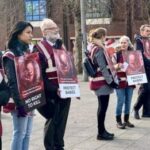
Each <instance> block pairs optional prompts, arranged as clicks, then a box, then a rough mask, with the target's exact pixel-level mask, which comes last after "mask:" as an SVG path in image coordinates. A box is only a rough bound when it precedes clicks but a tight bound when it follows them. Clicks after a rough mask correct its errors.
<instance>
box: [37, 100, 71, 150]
mask: <svg viewBox="0 0 150 150" xmlns="http://www.w3.org/2000/svg"><path fill="white" fill-rule="evenodd" d="M70 101H71V100H70V99H69V98H68V99H60V98H57V99H56V100H51V101H49V102H48V103H47V104H46V105H45V106H43V107H41V108H39V109H38V111H39V113H40V114H41V115H42V116H44V117H45V118H46V123H45V128H44V146H45V149H46V150H63V149H64V148H63V147H64V134H65V128H66V123H67V118H68V113H69V108H70Z"/></svg>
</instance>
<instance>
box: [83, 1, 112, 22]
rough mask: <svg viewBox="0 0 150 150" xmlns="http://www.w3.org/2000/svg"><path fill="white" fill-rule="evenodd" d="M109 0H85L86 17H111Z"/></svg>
mask: <svg viewBox="0 0 150 150" xmlns="http://www.w3.org/2000/svg"><path fill="white" fill-rule="evenodd" d="M111 9H112V7H111V0H87V8H86V18H87V19H94V18H111Z"/></svg>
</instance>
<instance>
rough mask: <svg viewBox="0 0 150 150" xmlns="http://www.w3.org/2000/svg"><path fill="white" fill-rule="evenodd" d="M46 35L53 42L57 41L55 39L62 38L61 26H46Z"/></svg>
mask: <svg viewBox="0 0 150 150" xmlns="http://www.w3.org/2000/svg"><path fill="white" fill-rule="evenodd" d="M44 36H45V37H46V39H47V40H49V41H51V42H52V43H55V41H56V40H57V39H59V38H60V34H59V28H58V27H57V26H55V27H53V28H52V27H51V28H46V29H45V30H44Z"/></svg>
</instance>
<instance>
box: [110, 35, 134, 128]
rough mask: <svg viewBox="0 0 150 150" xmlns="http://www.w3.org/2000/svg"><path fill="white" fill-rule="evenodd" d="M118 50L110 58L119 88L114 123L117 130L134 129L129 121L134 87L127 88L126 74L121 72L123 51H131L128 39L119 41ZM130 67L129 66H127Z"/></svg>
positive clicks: (125, 37) (131, 47) (123, 37)
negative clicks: (118, 80)
mask: <svg viewBox="0 0 150 150" xmlns="http://www.w3.org/2000/svg"><path fill="white" fill-rule="evenodd" d="M119 44H120V50H118V51H116V53H114V55H113V57H112V61H113V63H114V67H115V69H116V71H117V75H118V78H119V79H120V82H119V87H118V89H116V95H117V106H116V121H117V128H119V129H125V127H126V126H127V127H131V128H132V127H134V125H133V124H132V123H130V121H129V115H130V107H131V100H132V95H133V90H134V86H128V83H127V77H126V73H125V72H124V71H122V70H121V69H122V68H123V63H124V61H123V55H122V53H123V52H125V51H131V50H133V46H132V44H131V41H130V39H129V37H127V36H122V37H121V38H120V40H119ZM129 65H130V64H129ZM123 106H124V123H123V122H122V119H121V116H122V109H123Z"/></svg>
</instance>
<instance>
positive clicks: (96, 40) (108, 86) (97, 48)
mask: <svg viewBox="0 0 150 150" xmlns="http://www.w3.org/2000/svg"><path fill="white" fill-rule="evenodd" d="M106 34H107V30H106V29H105V28H96V29H92V30H91V31H90V32H89V45H88V51H89V54H90V58H91V60H92V63H93V64H94V66H95V67H97V73H96V76H95V77H94V78H92V77H91V78H90V89H91V90H92V91H94V93H95V95H96V96H97V99H98V110H97V123H98V125H97V127H98V134H97V140H113V138H114V134H113V133H109V132H108V131H107V130H106V128H105V116H106V111H107V108H108V103H109V97H110V94H111V93H113V88H116V87H117V86H118V85H117V84H116V83H115V82H114V81H113V78H112V75H111V74H110V70H109V69H108V68H109V66H108V64H107V62H106V58H105V55H104V51H105V46H104V42H105V38H106Z"/></svg>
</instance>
